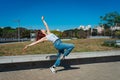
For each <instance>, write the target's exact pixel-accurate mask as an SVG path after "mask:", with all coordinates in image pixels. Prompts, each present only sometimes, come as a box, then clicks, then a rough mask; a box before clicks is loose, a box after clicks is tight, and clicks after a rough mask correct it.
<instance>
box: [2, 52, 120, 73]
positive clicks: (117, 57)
mask: <svg viewBox="0 0 120 80" xmlns="http://www.w3.org/2000/svg"><path fill="white" fill-rule="evenodd" d="M46 57H47V58H46ZM55 59H56V56H55V54H54V55H53V54H45V55H25V56H8V57H0V72H4V71H15V70H26V69H36V68H49V67H50V66H52V65H53V63H54V62H55ZM116 61H120V51H102V52H82V53H71V54H70V55H69V56H68V57H66V59H65V60H62V61H61V65H60V66H63V67H64V68H69V67H70V66H71V65H78V64H91V63H103V62H116Z"/></svg>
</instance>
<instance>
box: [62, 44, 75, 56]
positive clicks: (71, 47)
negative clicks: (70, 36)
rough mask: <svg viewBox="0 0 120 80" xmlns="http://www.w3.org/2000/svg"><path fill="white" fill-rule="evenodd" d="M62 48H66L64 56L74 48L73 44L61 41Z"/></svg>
mask: <svg viewBox="0 0 120 80" xmlns="http://www.w3.org/2000/svg"><path fill="white" fill-rule="evenodd" d="M60 48H61V49H64V56H68V55H69V53H70V52H71V51H72V49H73V48H74V45H73V44H67V43H61V44H60Z"/></svg>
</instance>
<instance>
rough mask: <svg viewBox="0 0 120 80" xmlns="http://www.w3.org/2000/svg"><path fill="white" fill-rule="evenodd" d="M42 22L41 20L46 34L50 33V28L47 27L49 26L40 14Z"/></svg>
mask: <svg viewBox="0 0 120 80" xmlns="http://www.w3.org/2000/svg"><path fill="white" fill-rule="evenodd" d="M41 19H42V22H43V24H44V26H45V27H46V30H47V34H50V29H49V27H48V25H47V23H46V21H45V20H44V16H42V18H41Z"/></svg>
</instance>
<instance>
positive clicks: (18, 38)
mask: <svg viewBox="0 0 120 80" xmlns="http://www.w3.org/2000/svg"><path fill="white" fill-rule="evenodd" d="M18 41H20V20H18Z"/></svg>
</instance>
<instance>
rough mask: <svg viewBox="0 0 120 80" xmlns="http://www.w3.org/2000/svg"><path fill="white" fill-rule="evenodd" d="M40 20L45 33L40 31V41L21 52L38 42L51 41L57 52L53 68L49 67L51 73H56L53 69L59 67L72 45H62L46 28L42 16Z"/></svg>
mask: <svg viewBox="0 0 120 80" xmlns="http://www.w3.org/2000/svg"><path fill="white" fill-rule="evenodd" d="M41 19H42V22H43V24H44V26H45V27H46V31H45V30H41V32H42V34H44V36H43V37H42V38H41V39H39V40H37V41H35V42H33V43H31V44H28V45H26V46H25V47H24V49H23V50H25V49H27V48H28V47H30V46H33V45H35V44H38V43H40V42H43V41H47V40H48V41H51V42H52V43H53V45H54V47H55V48H56V49H57V50H58V54H57V59H56V61H55V63H54V64H53V66H52V67H50V70H51V72H53V73H56V70H55V68H56V67H58V66H59V65H60V62H61V60H62V59H64V58H65V56H68V54H69V53H70V52H71V51H72V49H73V48H74V45H73V44H68V43H63V42H62V41H61V40H60V38H58V37H57V36H56V35H55V34H53V33H51V32H50V30H49V27H48V25H47V23H46V21H45V20H44V16H42V18H41Z"/></svg>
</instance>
